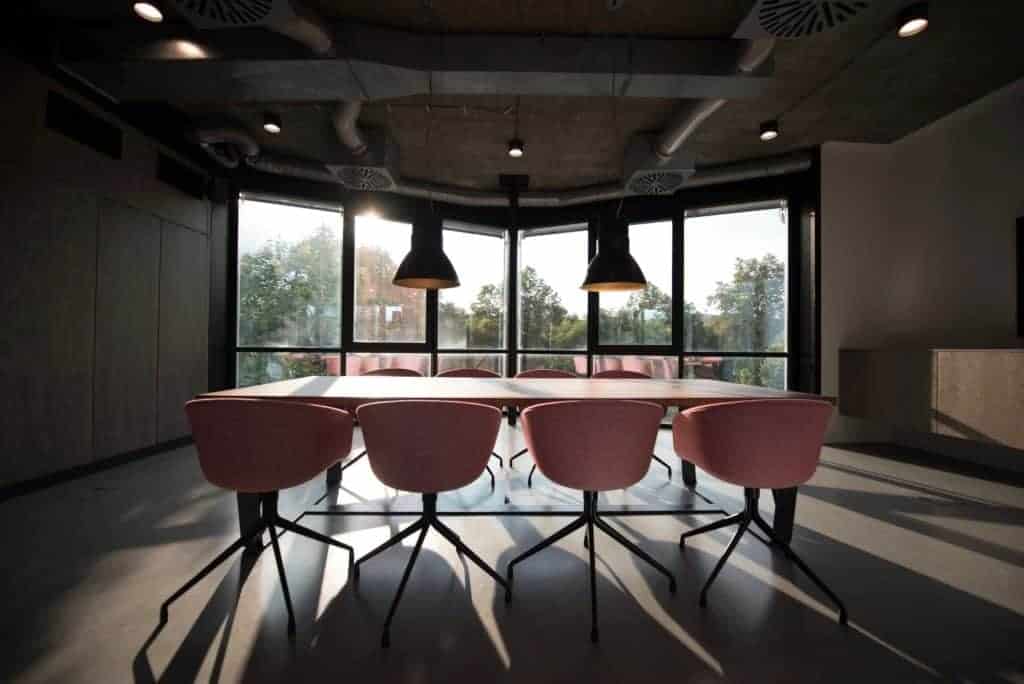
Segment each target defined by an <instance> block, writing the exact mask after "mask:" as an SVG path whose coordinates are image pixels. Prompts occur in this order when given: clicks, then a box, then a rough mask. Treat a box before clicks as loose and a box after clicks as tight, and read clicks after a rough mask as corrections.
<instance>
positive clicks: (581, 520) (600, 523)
mask: <svg viewBox="0 0 1024 684" xmlns="http://www.w3.org/2000/svg"><path fill="white" fill-rule="evenodd" d="M581 527H586V533H585V534H586V536H585V537H584V543H585V544H586V547H587V549H588V551H589V552H590V615H591V624H590V640H591V641H593V642H595V643H597V641H598V638H599V633H598V628H597V573H596V566H595V562H594V546H595V544H594V528H595V527H596V528H597V529H599V530H601V531H602V532H604V533H605V534H607V535H608V536H609V537H611V538H612V539H614V540H615V541H617V542H618V543H619V544H621V545H622V546H624V547H626V549H627V550H629V551H630V552H632V553H633V554H635V555H636V556H638V557H639V558H640V559H641V560H643V561H645V562H646V563H647V564H648V565H650V566H651V567H652V568H654V569H655V570H657V571H658V572H660V573H661V574H663V575H664V576H665V577H667V578H668V581H669V584H668V589H669V591H670V592H672V593H673V594H674V593H675V592H676V578H675V577H674V576H673V575H672V573H671V572H670V571H669V569H668V568H666V567H665V566H664V565H662V564H661V563H659V562H658V561H656V560H654V558H652V557H651V556H650V555H649V554H648V553H647V552H646V551H644V550H643V549H641V548H640V547H639V546H637V545H636V544H634V543H633V542H631V541H629V540H628V539H626V538H625V537H624V536H623V535H622V534H621V533H620V532H619V531H618V530H616V529H615V528H614V527H612V526H611V525H609V524H608V523H606V522H605V521H604V520H603V519H602V517H601V515H599V514H598V512H597V492H583V515H581V516H580V517H578V518H576V519H575V520H573V521H572V522H570V523H569V524H568V525H566V526H565V527H563V528H562V529H560V530H559V531H558V532H555V533H554V534H553V535H551V536H550V537H548V538H547V539H545V540H544V541H542V542H540V543H538V544H537V545H535V546H533V547H532V548H530V549H529V550H527V551H525V552H523V553H521V554H520V555H518V556H516V557H515V558H514V559H513V560H512V562H511V563H509V564H508V584H506V585H505V601H506V602H508V601H511V600H512V579H513V573H514V571H515V566H516V564H517V563H521V562H522V561H524V560H526V559H527V558H529V557H530V556H532V555H534V554H535V553H538V552H540V551H543V550H544V549H546V548H547V547H549V546H551V545H552V544H554V543H555V542H557V541H559V540H560V539H562V538H564V537H566V536H568V535H569V534H571V533H573V532H575V531H576V530H578V529H580V528H581Z"/></svg>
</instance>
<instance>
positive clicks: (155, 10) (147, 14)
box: [132, 2, 164, 24]
mask: <svg viewBox="0 0 1024 684" xmlns="http://www.w3.org/2000/svg"><path fill="white" fill-rule="evenodd" d="M132 11H133V12H135V15H136V16H137V17H139V19H144V20H145V21H148V22H150V23H152V24H159V23H160V22H161V21H163V20H164V13H163V12H161V11H160V8H159V7H157V6H156V5H154V4H153V3H151V2H137V3H135V4H134V5H132Z"/></svg>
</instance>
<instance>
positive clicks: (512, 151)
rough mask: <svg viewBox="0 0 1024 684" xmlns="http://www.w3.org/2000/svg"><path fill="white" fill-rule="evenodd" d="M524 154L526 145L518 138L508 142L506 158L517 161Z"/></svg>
mask: <svg viewBox="0 0 1024 684" xmlns="http://www.w3.org/2000/svg"><path fill="white" fill-rule="evenodd" d="M524 154H526V145H524V144H523V141H522V140H520V139H519V138H512V139H511V140H509V141H508V156H510V157H512V158H513V159H519V158H520V157H522V156H523V155H524Z"/></svg>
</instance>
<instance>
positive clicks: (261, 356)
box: [236, 351, 341, 387]
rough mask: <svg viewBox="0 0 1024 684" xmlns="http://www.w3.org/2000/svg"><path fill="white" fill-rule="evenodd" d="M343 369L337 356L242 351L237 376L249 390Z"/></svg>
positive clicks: (333, 372)
mask: <svg viewBox="0 0 1024 684" xmlns="http://www.w3.org/2000/svg"><path fill="white" fill-rule="evenodd" d="M340 369H341V357H340V356H339V355H338V354H321V353H320V352H254V351H243V352H239V353H238V367H237V368H236V372H237V374H238V375H237V376H236V377H237V378H238V382H237V384H238V386H239V387H248V386H249V385H262V384H263V383H265V382H276V381H277V380H288V379H290V378H302V377H306V376H308V375H338V372H339V370H340Z"/></svg>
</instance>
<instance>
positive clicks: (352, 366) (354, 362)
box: [345, 352, 430, 375]
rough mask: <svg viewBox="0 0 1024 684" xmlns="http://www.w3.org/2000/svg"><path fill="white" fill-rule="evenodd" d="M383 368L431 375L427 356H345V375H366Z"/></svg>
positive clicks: (384, 354)
mask: <svg viewBox="0 0 1024 684" xmlns="http://www.w3.org/2000/svg"><path fill="white" fill-rule="evenodd" d="M381 368H405V369H408V370H414V371H416V372H417V373H419V374H420V375H430V356H429V355H427V354H386V353H382V354H377V353H372V352H368V353H363V354H354V353H351V352H350V353H348V354H346V355H345V375H365V374H366V373H369V372H370V371H375V370H380V369H381Z"/></svg>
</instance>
